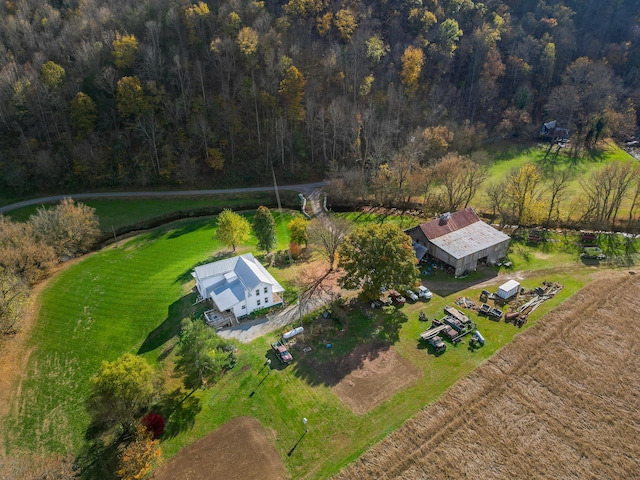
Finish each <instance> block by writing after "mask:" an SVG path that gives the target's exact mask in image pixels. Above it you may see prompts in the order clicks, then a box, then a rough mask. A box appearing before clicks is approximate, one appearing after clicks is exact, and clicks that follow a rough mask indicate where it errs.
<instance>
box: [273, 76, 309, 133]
mask: <svg viewBox="0 0 640 480" xmlns="http://www.w3.org/2000/svg"><path fill="white" fill-rule="evenodd" d="M305 83H306V80H305V79H304V76H303V75H302V73H300V70H298V69H297V68H296V67H295V66H293V65H291V66H290V67H289V68H288V69H287V71H286V73H285V75H284V78H283V79H282V81H281V82H280V87H279V89H278V93H279V95H280V101H281V103H282V106H283V108H284V110H285V112H286V117H287V119H288V120H289V121H291V122H294V123H295V122H299V121H300V120H302V119H303V118H304V102H303V100H304V86H305Z"/></svg>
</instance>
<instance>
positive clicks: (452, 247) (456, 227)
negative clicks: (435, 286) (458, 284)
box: [405, 207, 511, 276]
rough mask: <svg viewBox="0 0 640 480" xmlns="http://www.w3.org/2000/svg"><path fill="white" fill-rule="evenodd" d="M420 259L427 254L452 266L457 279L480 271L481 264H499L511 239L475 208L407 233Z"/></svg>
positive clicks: (447, 216)
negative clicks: (467, 273)
mask: <svg viewBox="0 0 640 480" xmlns="http://www.w3.org/2000/svg"><path fill="white" fill-rule="evenodd" d="M405 233H406V234H407V235H409V236H410V237H411V239H412V241H413V248H414V250H415V252H416V257H417V259H418V260H419V261H420V260H423V259H424V258H425V257H426V255H427V253H428V254H429V255H431V257H432V258H435V259H438V260H440V261H441V262H443V263H445V264H446V265H448V266H450V267H451V268H452V269H453V270H454V273H455V275H456V276H460V275H462V274H464V272H465V271H467V272H470V271H473V270H475V269H476V268H477V265H478V262H486V263H496V262H498V261H499V260H500V259H502V258H504V257H505V256H506V254H507V249H508V248H509V240H511V238H510V237H509V236H508V235H505V234H504V233H502V232H500V231H499V230H496V229H495V228H493V227H492V226H491V225H489V224H487V223H485V222H483V221H482V220H480V218H479V217H478V215H477V214H476V212H475V211H474V210H473V208H471V207H467V208H465V209H464V210H459V211H457V212H454V213H445V214H444V215H442V216H441V217H440V218H437V219H435V220H432V221H430V222H427V223H423V224H422V225H418V226H416V227H413V228H409V229H407V230H405Z"/></svg>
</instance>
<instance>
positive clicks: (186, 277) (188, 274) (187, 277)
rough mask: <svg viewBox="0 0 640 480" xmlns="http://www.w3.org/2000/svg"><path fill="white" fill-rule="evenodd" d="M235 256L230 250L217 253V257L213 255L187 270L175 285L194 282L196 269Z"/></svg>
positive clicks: (177, 279) (176, 280)
mask: <svg viewBox="0 0 640 480" xmlns="http://www.w3.org/2000/svg"><path fill="white" fill-rule="evenodd" d="M233 255H235V254H234V253H233V252H232V251H230V250H225V251H222V252H217V253H216V254H215V255H212V256H210V257H209V258H206V259H204V260H202V261H200V262H198V263H196V264H194V265H193V266H191V267H189V268H187V269H186V270H185V271H184V272H182V273H181V274H180V275H178V276H177V277H176V279H175V281H174V283H180V284H182V285H184V284H185V283H187V282H189V281H190V280H193V276H192V275H191V272H193V269H194V268H196V267H199V266H200V265H206V264H207V263H212V262H217V261H218V260H223V259H225V258H229V257H232V256H233Z"/></svg>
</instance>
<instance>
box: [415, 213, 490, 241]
mask: <svg viewBox="0 0 640 480" xmlns="http://www.w3.org/2000/svg"><path fill="white" fill-rule="evenodd" d="M476 222H480V223H484V222H481V221H480V218H479V217H478V215H476V212H474V211H473V208H471V207H467V208H465V209H463V210H458V211H457V212H454V213H451V214H445V215H443V216H442V217H440V218H436V219H435V220H432V221H430V222H427V223H423V224H422V225H420V229H421V230H422V233H424V235H425V237H427V238H428V239H429V240H432V241H433V239H434V238H438V237H441V236H443V235H447V234H449V233H451V232H455V231H456V230H460V229H461V228H465V227H468V226H469V225H472V224H474V223H476Z"/></svg>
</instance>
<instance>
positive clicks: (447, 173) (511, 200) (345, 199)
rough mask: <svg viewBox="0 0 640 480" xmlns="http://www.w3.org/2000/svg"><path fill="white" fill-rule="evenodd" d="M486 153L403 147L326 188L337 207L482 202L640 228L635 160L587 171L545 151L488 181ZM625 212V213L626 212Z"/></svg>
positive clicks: (436, 207) (566, 222)
mask: <svg viewBox="0 0 640 480" xmlns="http://www.w3.org/2000/svg"><path fill="white" fill-rule="evenodd" d="M487 168H488V164H487V160H486V158H485V156H484V155H482V154H474V155H470V156H462V155H459V154H455V153H449V154H447V155H445V156H444V157H443V158H442V159H440V160H438V161H436V162H435V163H433V164H432V165H421V164H420V163H419V162H418V161H417V160H416V159H415V156H411V155H406V154H404V153H401V154H398V155H397V156H396V157H394V159H393V160H392V161H391V162H389V163H385V164H382V165H380V166H379V168H378V170H377V172H375V173H374V174H373V177H372V180H371V181H369V177H368V176H367V174H366V173H365V172H363V171H361V170H358V169H351V170H349V171H347V172H344V173H343V174H340V175H336V176H335V177H334V178H332V179H331V180H330V182H329V184H328V185H327V187H326V191H327V193H328V198H330V199H332V200H331V201H332V203H333V204H334V205H336V206H340V207H344V206H350V207H348V208H351V207H353V206H355V205H369V204H375V205H379V206H383V207H387V208H400V209H405V210H407V209H412V208H417V209H420V210H422V211H423V212H425V213H426V214H431V213H432V212H454V211H456V210H459V209H461V208H465V207H467V206H470V205H471V201H472V200H473V201H474V203H475V204H476V205H472V206H475V207H477V206H478V204H480V205H483V206H484V212H483V213H485V214H486V215H488V216H491V217H492V218H493V219H495V220H496V221H497V222H498V223H501V224H503V225H505V224H509V225H522V226H540V225H542V226H545V227H558V226H568V227H574V228H589V229H618V230H625V231H629V232H637V231H639V230H640V219H639V218H638V216H637V210H638V207H639V206H640V167H639V166H638V165H637V164H636V163H635V162H631V161H627V162H624V161H611V162H609V163H607V164H605V165H603V166H602V167H599V168H597V169H594V170H592V171H591V173H589V174H588V175H586V176H580V174H579V172H578V171H577V170H576V169H574V168H572V167H571V165H569V166H565V167H560V166H558V165H556V164H555V162H553V161H552V160H550V159H549V160H547V159H546V158H545V159H544V160H543V161H542V162H539V163H533V162H526V163H524V164H523V165H522V166H521V167H518V168H514V169H512V170H510V171H508V172H507V173H506V174H505V175H504V176H503V177H502V178H500V179H497V180H492V181H488V175H487ZM621 212H624V215H622V214H621Z"/></svg>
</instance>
